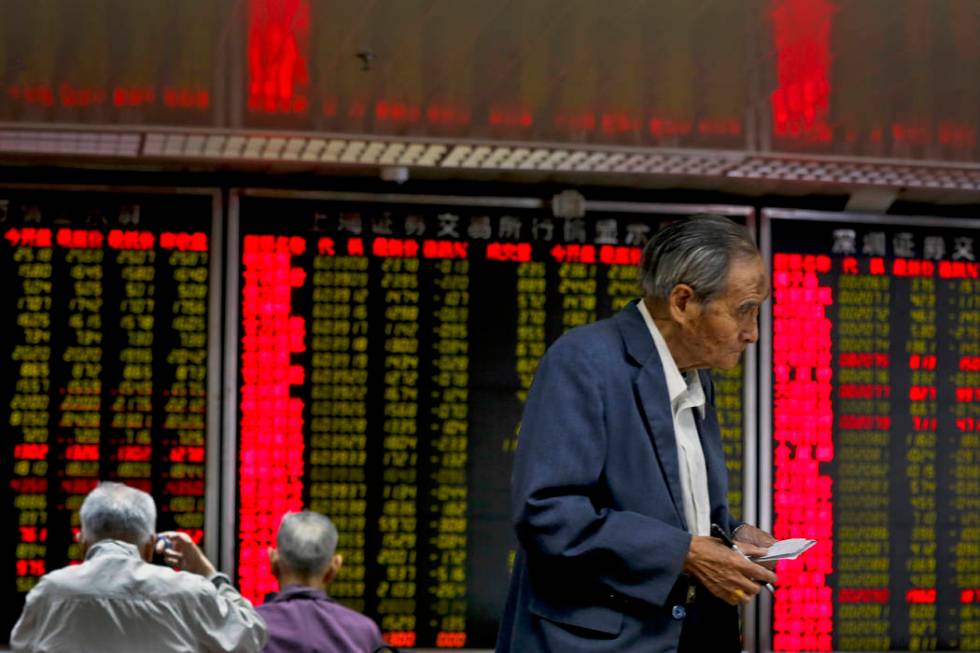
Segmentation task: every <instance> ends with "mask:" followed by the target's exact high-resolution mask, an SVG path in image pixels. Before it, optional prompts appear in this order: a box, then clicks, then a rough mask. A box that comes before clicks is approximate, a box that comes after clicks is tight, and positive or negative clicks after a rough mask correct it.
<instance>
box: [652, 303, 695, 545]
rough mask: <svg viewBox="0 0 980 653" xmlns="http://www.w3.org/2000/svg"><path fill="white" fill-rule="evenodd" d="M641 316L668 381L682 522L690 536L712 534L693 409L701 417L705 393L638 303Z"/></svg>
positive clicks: (691, 372)
mask: <svg viewBox="0 0 980 653" xmlns="http://www.w3.org/2000/svg"><path fill="white" fill-rule="evenodd" d="M637 306H638V308H639V309H640V314H641V315H642V316H643V321H644V322H646V325H647V328H648V329H649V330H650V335H651V336H652V337H653V342H654V344H655V345H656V347H657V353H658V354H660V362H661V363H662V364H663V367H664V375H665V376H666V377H667V394H668V395H669V397H670V409H671V413H672V414H673V417H674V437H675V439H676V441H677V462H678V467H679V468H680V476H681V494H682V495H683V496H682V498H683V503H684V519H685V520H686V521H687V528H688V530H689V531H690V532H691V534H692V535H709V534H710V533H711V500H710V499H709V498H708V468H707V465H706V464H705V462H704V451H703V450H702V449H701V439H700V438H699V437H698V428H697V426H696V425H695V423H694V409H695V408H696V409H697V410H698V411H699V412H700V413H701V417H702V418H703V417H704V389H703V388H702V387H701V378H700V377H699V376H698V373H697V371H696V370H691V371H689V372H688V373H687V374H686V375H684V374H681V371H680V370H679V369H678V368H677V363H676V362H675V361H674V356H673V354H671V353H670V349H669V348H668V347H667V342H666V341H665V340H664V337H663V335H661V333H660V330H659V329H658V328H657V325H656V323H654V321H653V316H651V315H650V311H649V310H648V309H647V306H646V304H645V303H644V302H643V301H642V300H640V302H639V303H638V305H637Z"/></svg>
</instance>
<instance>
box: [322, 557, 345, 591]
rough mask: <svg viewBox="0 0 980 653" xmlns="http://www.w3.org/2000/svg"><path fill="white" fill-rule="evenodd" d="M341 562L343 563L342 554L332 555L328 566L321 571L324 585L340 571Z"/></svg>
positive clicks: (330, 581) (332, 579) (331, 580)
mask: <svg viewBox="0 0 980 653" xmlns="http://www.w3.org/2000/svg"><path fill="white" fill-rule="evenodd" d="M343 564H344V556H342V555H335V556H334V557H333V560H331V561H330V566H329V567H327V570H326V571H325V572H324V573H323V584H324V585H329V584H330V583H332V582H333V581H334V580H335V579H336V578H337V574H339V573H340V567H341V566H342V565H343Z"/></svg>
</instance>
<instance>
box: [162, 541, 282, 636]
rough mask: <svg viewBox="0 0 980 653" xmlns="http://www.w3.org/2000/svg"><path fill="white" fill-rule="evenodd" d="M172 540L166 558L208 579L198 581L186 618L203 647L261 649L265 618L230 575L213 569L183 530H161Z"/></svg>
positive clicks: (165, 554)
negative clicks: (205, 582) (199, 588)
mask: <svg viewBox="0 0 980 653" xmlns="http://www.w3.org/2000/svg"><path fill="white" fill-rule="evenodd" d="M161 535H164V536H165V537H167V538H168V539H169V540H170V541H171V543H172V544H173V548H172V549H167V550H166V551H164V552H163V553H164V558H165V559H166V561H167V562H168V563H169V564H171V565H173V566H175V567H177V568H179V569H183V570H184V571H188V572H190V573H193V574H197V575H199V576H203V577H204V578H206V579H208V580H209V581H210V583H209V584H202V586H201V590H200V591H199V592H198V593H197V594H196V595H195V604H194V605H191V606H190V608H189V611H188V612H189V614H188V615H187V618H188V619H190V620H192V623H193V624H194V626H195V630H197V631H198V632H199V637H200V641H201V643H202V644H203V645H204V650H206V651H243V652H245V653H248V652H251V651H255V652H258V651H261V650H262V647H263V646H265V643H266V641H267V640H268V638H269V635H268V632H267V630H266V626H265V621H263V620H262V617H260V616H259V615H258V613H257V612H256V611H255V608H254V607H252V604H251V602H249V600H248V599H246V598H245V597H244V596H242V595H241V594H240V593H239V592H238V590H237V589H235V586H234V585H233V584H232V582H231V579H230V578H228V577H227V576H226V575H224V574H220V573H218V572H217V571H215V568H214V565H212V564H211V561H209V560H208V559H207V557H206V556H205V555H204V553H203V552H202V551H201V549H200V548H198V546H197V545H196V544H194V541H193V540H191V538H190V537H189V536H188V535H187V534H186V533H181V532H178V531H169V532H166V533H161Z"/></svg>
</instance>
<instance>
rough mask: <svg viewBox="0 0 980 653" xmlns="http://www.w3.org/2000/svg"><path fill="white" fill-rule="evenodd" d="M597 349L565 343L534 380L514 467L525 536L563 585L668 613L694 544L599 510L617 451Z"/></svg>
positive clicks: (634, 517) (656, 525)
mask: <svg viewBox="0 0 980 653" xmlns="http://www.w3.org/2000/svg"><path fill="white" fill-rule="evenodd" d="M594 350H595V347H594V343H590V342H588V341H586V340H585V339H584V338H577V339H576V338H574V336H573V338H571V339H569V338H568V337H566V338H564V339H561V340H559V341H558V342H557V343H555V345H553V346H552V348H551V349H550V350H549V352H548V353H547V354H546V355H545V357H544V358H543V359H542V361H541V363H540V365H539V367H538V370H537V373H536V374H535V379H534V383H533V385H532V388H531V392H530V394H529V396H528V401H527V406H526V408H525V411H524V420H523V422H522V425H521V432H520V437H519V441H518V450H517V455H516V458H515V463H514V475H513V501H514V504H513V515H514V521H515V527H516V530H517V535H518V538H519V539H520V541H521V544H522V545H523V547H524V548H525V550H526V551H528V554H529V556H530V557H533V558H537V559H539V560H541V561H542V562H544V563H545V564H546V565H550V567H551V569H552V570H553V572H554V574H553V575H554V576H555V577H561V578H565V577H567V578H574V579H576V582H577V583H580V584H582V585H583V586H586V587H588V586H593V587H596V589H597V590H601V591H604V592H607V593H615V594H619V595H621V596H624V597H628V598H632V599H636V600H640V601H644V602H647V603H651V604H654V605H663V604H664V603H665V602H666V600H667V596H668V594H669V593H670V591H671V589H672V588H673V586H674V584H675V583H676V581H677V579H678V576H679V575H680V574H681V571H682V569H683V566H684V562H685V559H686V556H687V553H688V548H689V545H690V541H691V536H690V534H689V533H687V532H686V531H684V530H683V529H681V528H678V527H676V526H672V525H670V524H668V523H666V522H663V521H660V520H658V519H655V518H652V517H650V516H647V515H643V514H640V513H637V512H633V511H628V510H616V509H613V508H610V507H605V506H604V507H597V506H596V504H595V503H594V499H595V498H598V494H599V492H601V490H600V479H601V477H602V474H603V473H604V465H605V461H606V453H607V452H606V448H607V446H609V434H607V433H606V431H605V411H606V410H607V408H608V407H607V406H606V405H605V403H604V397H603V388H602V385H601V384H602V379H603V375H602V370H600V369H599V366H598V365H597V363H596V362H594V361H593V360H592V358H591V355H592V352H593V351H594ZM628 400H629V398H628V397H627V398H623V401H628ZM620 435H621V434H620ZM637 437H645V435H644V434H643V433H639V434H637ZM653 483H656V480H655V479H654V480H653V481H652V482H651V486H652V485H653ZM666 491H667V490H666V487H664V492H665V493H666ZM539 566H541V565H539ZM603 598H605V597H603Z"/></svg>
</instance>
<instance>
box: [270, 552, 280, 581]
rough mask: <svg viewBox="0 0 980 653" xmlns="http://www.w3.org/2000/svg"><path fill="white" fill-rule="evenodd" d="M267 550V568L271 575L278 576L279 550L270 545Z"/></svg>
mask: <svg viewBox="0 0 980 653" xmlns="http://www.w3.org/2000/svg"><path fill="white" fill-rule="evenodd" d="M267 551H268V553H269V570H270V571H271V572H272V575H273V576H275V577H276V578H279V552H278V551H276V548H275V547H272V546H270V547H269V548H268V549H267Z"/></svg>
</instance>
